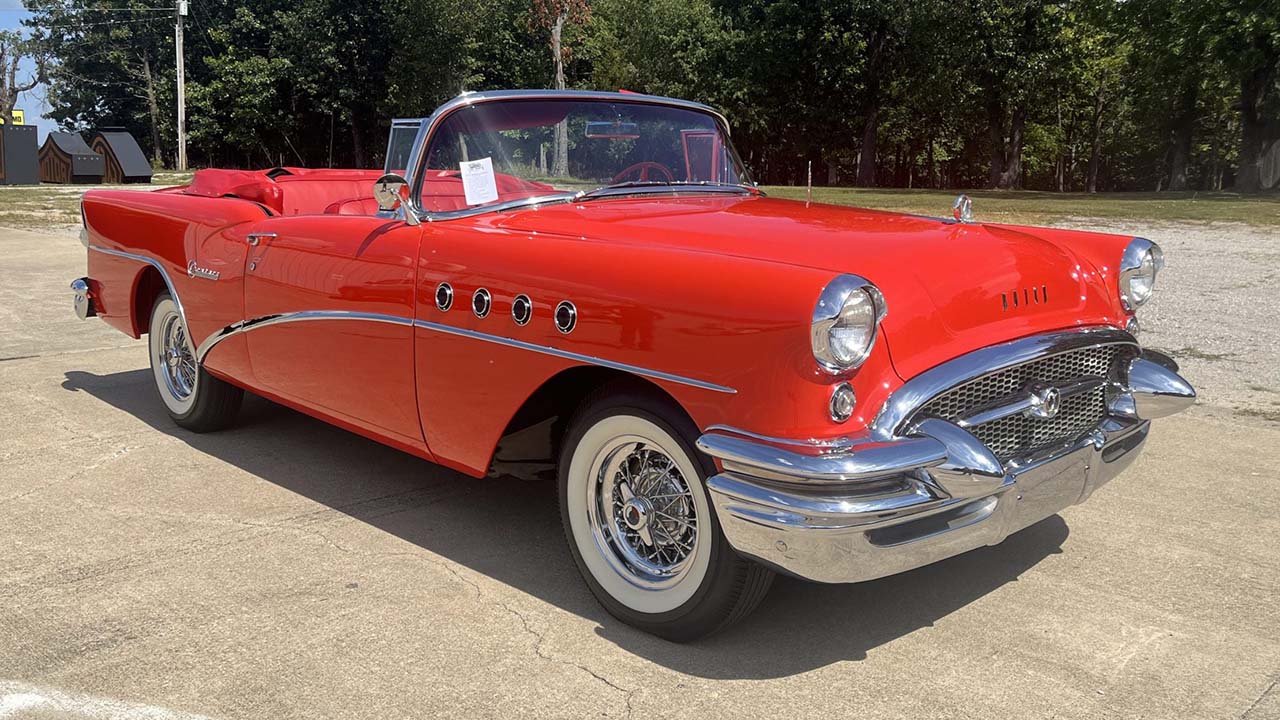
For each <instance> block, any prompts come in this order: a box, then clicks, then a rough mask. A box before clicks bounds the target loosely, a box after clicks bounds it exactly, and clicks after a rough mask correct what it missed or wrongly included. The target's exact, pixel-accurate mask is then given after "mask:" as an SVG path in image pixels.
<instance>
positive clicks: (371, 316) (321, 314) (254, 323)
mask: <svg viewBox="0 0 1280 720" xmlns="http://www.w3.org/2000/svg"><path fill="white" fill-rule="evenodd" d="M316 320H360V321H364V322H382V323H390V324H392V325H406V326H413V327H420V328H422V329H424V330H433V331H435V332H441V333H445V334H448V335H457V336H459V337H465V338H471V339H473V340H483V341H484V342H491V343H494V344H497V345H505V346H507V347H514V348H519V349H521V350H529V351H531V352H537V353H542V354H543V355H551V356H553V357H558V358H564V359H565V360H574V361H577V362H582V363H586V364H589V365H598V366H600V367H607V368H612V369H614V370H622V371H624V372H629V373H634V374H636V375H640V376H642V377H648V378H653V379H655V380H666V381H668V382H674V383H680V384H681V385H689V386H691V387H696V388H701V389H703V390H712V391H714V392H722V393H728V394H731V395H732V394H735V393H737V392H738V391H737V390H735V389H733V388H731V387H725V386H724V385H716V384H715V383H709V382H704V381H702V380H694V379H693V378H687V377H684V376H681V375H673V374H671V373H666V372H662V371H661V370H650V369H648V368H642V367H639V366H637V365H628V364H627V363H620V362H614V361H613V360H605V359H604V358H598V357H593V356H591V355H583V354H581V353H575V352H569V351H568V350H559V349H557V348H553V347H548V346H545V345H535V344H533V343H528V342H524V341H522V340H513V339H511V338H504V337H498V336H496V335H489V334H486V333H481V332H476V331H474V330H464V329H462V328H456V327H452V326H449V325H441V324H440V323H433V322H427V321H425V320H412V319H410V318H406V317H401V316H399V315H383V314H380V313H368V312H356V311H351V310H303V311H300V312H291V313H280V314H277V315H266V316H263V317H257V318H251V319H249V320H244V321H241V322H238V323H235V324H233V325H228V326H227V327H225V328H223V329H221V330H219V331H218V332H216V333H214V334H212V335H210V336H209V337H207V338H205V340H204V342H202V343H200V347H199V348H197V350H196V362H199V363H203V362H204V359H205V357H206V356H207V355H208V354H209V352H210V351H211V350H213V348H214V347H216V346H217V345H218V343H220V342H222V341H223V340H226V339H227V338H229V337H233V336H235V335H239V334H241V333H246V332H249V331H250V330H256V329H258V328H264V327H270V326H272V325H280V324H283V323H291V322H308V321H316Z"/></svg>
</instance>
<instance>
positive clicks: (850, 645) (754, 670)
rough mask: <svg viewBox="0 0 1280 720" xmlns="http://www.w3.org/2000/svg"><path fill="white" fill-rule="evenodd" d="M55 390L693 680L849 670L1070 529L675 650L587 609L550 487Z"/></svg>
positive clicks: (300, 429) (979, 592)
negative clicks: (491, 583)
mask: <svg viewBox="0 0 1280 720" xmlns="http://www.w3.org/2000/svg"><path fill="white" fill-rule="evenodd" d="M62 386H63V388H65V389H67V390H70V391H74V392H87V393H89V394H90V395H93V396H94V397H96V398H98V399H100V400H102V401H103V402H105V403H107V404H109V405H112V406H114V407H116V408H118V409H120V410H122V411H124V412H126V413H128V414H130V415H132V416H134V417H136V418H138V419H140V420H142V421H143V422H145V423H147V424H148V425H150V426H152V427H154V428H155V429H156V430H158V431H160V432H163V433H165V434H168V435H171V436H173V437H175V438H178V439H180V440H181V441H183V442H185V443H186V444H188V445H189V446H191V447H192V448H194V449H196V450H199V451H200V452H203V453H206V454H208V455H210V456H213V457H215V458H218V459H219V460H222V461H224V462H226V463H229V464H231V465H234V466H236V467H238V468H241V469H243V470H244V471H245V472H247V473H250V474H252V475H254V476H256V477H258V478H261V479H262V480H265V481H267V482H270V483H274V484H275V485H278V486H280V487H283V488H285V489H287V490H290V491H292V492H295V493H298V494H300V495H302V496H304V497H307V498H309V499H310V500H312V501H315V502H317V503H321V504H323V505H325V506H327V507H329V508H331V509H333V510H334V511H337V513H341V515H337V516H335V517H339V518H340V517H342V516H347V517H351V518H354V519H356V520H359V521H360V522H364V523H367V524H368V525H370V526H372V527H374V528H377V529H378V530H380V531H383V532H387V533H390V534H392V535H394V536H395V537H398V538H400V539H402V540H404V541H407V542H410V543H413V544H414V545H417V546H419V547H421V548H423V549H425V550H428V551H430V552H432V553H434V554H436V555H439V556H441V557H444V558H447V559H448V560H450V561H453V562H455V563H458V564H460V565H462V566H465V567H467V568H469V569H471V570H473V571H475V572H477V573H481V574H484V575H486V576H489V577H491V578H493V579H494V580H497V581H499V582H502V583H504V584H506V585H509V586H511V587H513V588H516V589H518V590H520V591H522V592H526V593H529V594H530V595H532V596H534V597H537V598H539V599H540V600H543V601H545V602H547V603H550V604H551V605H554V606H556V607H558V608H561V609H563V610H565V611H567V612H570V613H573V614H576V615H579V616H581V617H584V618H587V619H590V620H592V621H593V622H596V623H597V624H598V626H599V629H598V631H597V632H598V634H599V635H600V636H601V637H603V638H605V639H607V640H609V641H610V642H613V643H615V644H616V645H618V646H619V647H621V648H623V649H624V650H627V651H628V652H632V653H635V654H637V655H639V656H641V657H644V658H647V659H648V660H651V661H653V662H655V663H658V664H660V665H663V666H665V667H668V668H671V669H673V670H676V671H678V672H682V673H687V674H690V675H695V676H699V677H706V678H720V679H764V678H777V677H785V676H789V675H793V674H797V673H802V672H805V671H808V670H813V669H815V668H819V667H823V666H825V665H829V664H831V663H835V662H839V661H850V660H860V659H862V658H864V657H865V656H866V654H867V652H868V651H869V650H871V649H873V648H876V647H878V646H880V645H883V644H885V643H887V642H889V641H891V640H894V639H896V638H899V637H902V636H904V635H906V634H908V633H911V632H914V631H916V630H919V629H921V628H927V627H929V626H931V625H933V624H934V623H935V622H937V621H938V620H939V619H941V618H943V617H946V616H947V615H949V614H950V613H952V612H955V611H956V610H958V609H960V608H962V607H964V606H966V605H968V604H969V603H971V602H974V601H975V600H977V599H979V598H981V597H983V596H984V595H986V594H987V593H990V592H992V591H993V590H996V589H997V588H999V587H1001V586H1003V585H1006V584H1008V583H1010V582H1014V581H1016V580H1017V579H1018V577H1019V576H1020V575H1021V574H1022V573H1024V572H1026V571H1027V570H1028V569H1030V568H1031V567H1033V566H1035V565H1036V564H1037V563H1039V562H1040V561H1041V560H1043V559H1044V558H1045V557H1047V556H1049V555H1052V554H1055V553H1058V552H1061V550H1060V548H1061V546H1062V544H1063V542H1064V541H1065V540H1066V538H1067V535H1068V533H1069V530H1068V528H1067V525H1066V523H1065V522H1064V521H1063V520H1062V518H1061V517H1059V516H1057V515H1055V516H1053V517H1050V518H1049V519H1047V520H1045V521H1043V522H1041V523H1039V524H1036V525H1033V526H1032V527H1029V528H1027V529H1025V530H1023V531H1021V532H1019V533H1017V534H1016V535H1014V536H1013V537H1011V538H1010V539H1009V540H1008V541H1007V542H1005V543H1003V544H1001V545H998V546H995V547H987V548H981V549H979V550H974V551H972V552H969V553H966V554H964V555H961V556H959V557H955V558H952V559H950V560H946V561H943V562H940V563H936V564H934V565H930V566H927V567H924V568H920V569H918V570H914V571H911V572H908V573H904V574H901V575H896V576H893V577H888V578H884V579H881V580H875V581H871V582H865V583H859V584H855V585H820V584H816V583H809V582H804V581H800V580H795V579H791V578H785V577H779V578H778V580H777V581H776V582H775V583H774V587H773V590H772V591H771V592H770V593H769V595H768V597H766V598H765V601H764V602H763V604H762V605H761V606H760V608H759V609H758V610H757V611H756V612H755V613H754V614H753V615H752V616H750V617H749V618H747V619H746V620H745V621H743V622H742V623H740V624H739V625H736V626H734V627H733V628H731V629H730V630H728V631H726V632H724V633H721V634H719V635H716V636H713V637H711V638H708V639H706V640H703V641H701V642H698V643H693V644H689V645H676V644H673V643H669V642H666V641H663V640H659V639H657V638H655V637H653V636H650V635H647V634H645V633H641V632H639V631H636V630H633V629H632V628H630V627H628V626H626V625H623V624H622V623H620V622H618V621H616V620H614V619H613V618H612V617H610V616H609V615H608V614H606V613H605V612H604V610H602V609H601V608H600V606H599V605H597V604H596V603H595V601H594V599H593V598H592V597H591V595H590V593H589V592H588V591H587V589H586V586H585V584H584V583H583V582H582V581H581V579H580V578H579V577H578V574H577V569H576V568H575V567H574V566H573V562H572V560H571V559H570V557H569V552H568V549H567V548H566V547H565V541H564V536H563V534H562V532H561V529H560V518H559V510H558V504H557V502H556V493H555V487H554V485H553V484H552V483H548V482H530V481H524V480H517V479H514V478H509V477H502V478H496V479H484V480H475V479H473V478H470V477H467V476H464V475H462V474H460V473H456V472H453V471H451V470H447V469H445V468H441V467H439V466H436V465H433V464H431V463H428V462H426V461H424V460H420V459H418V458H415V457H413V456H411V455H408V454H405V453H402V452H399V451H397V450H393V449H391V448H389V447H386V446H383V445H381V444H379V443H376V442H374V441H372V440H367V439H365V438H362V437H360V436H358V435H355V434H352V433H349V432H346V431H344V430H340V429H338V428H335V427H333V426H330V425H328V424H326V423H323V422H321V421H319V420H315V419H313V418H311V417H308V416H306V415H304V414H302V413H298V412H295V411H293V410H290V409H288V408H285V407H282V406H280V405H276V404H274V403H271V402H268V401H266V400H263V399H261V398H258V397H255V396H251V395H246V397H245V404H244V408H243V409H242V410H241V416H240V421H239V423H238V424H237V426H236V427H235V428H233V429H230V430H227V431H224V432H219V433H210V434H204V435H200V434H196V433H191V432H188V431H186V430H183V429H181V428H179V427H177V426H175V425H174V424H173V423H172V422H171V421H170V420H169V418H168V416H167V415H166V414H165V411H164V408H163V406H162V405H161V403H160V401H159V399H158V398H157V397H156V393H155V389H154V386H153V384H152V378H151V377H150V372H149V371H148V370H134V371H129V372H122V373H116V374H111V375H95V374H92V373H86V372H78V371H73V372H68V373H67V374H66V380H65V381H64V382H63V384H62Z"/></svg>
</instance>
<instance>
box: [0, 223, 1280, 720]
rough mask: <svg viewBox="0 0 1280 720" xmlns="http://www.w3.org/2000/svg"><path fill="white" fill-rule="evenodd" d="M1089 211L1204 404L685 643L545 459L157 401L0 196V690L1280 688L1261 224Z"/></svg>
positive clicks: (222, 693)
mask: <svg viewBox="0 0 1280 720" xmlns="http://www.w3.org/2000/svg"><path fill="white" fill-rule="evenodd" d="M1108 222H1109V223H1110V224H1107V223H1102V224H1100V223H1099V222H1098V221H1088V220H1081V221H1078V222H1076V223H1075V225H1076V226H1089V225H1092V226H1097V227H1099V229H1108V230H1112V231H1117V232H1127V233H1133V234H1142V235H1144V236H1146V237H1150V238H1152V239H1153V240H1156V241H1157V242H1159V243H1161V244H1162V245H1163V247H1164V248H1165V250H1166V257H1167V260H1168V266H1167V269H1166V272H1165V274H1164V275H1162V276H1161V278H1160V282H1159V286H1158V291H1157V299H1156V300H1155V301H1153V303H1152V305H1151V306H1150V307H1148V308H1146V309H1144V311H1143V314H1142V319H1143V321H1144V327H1145V330H1144V333H1143V340H1144V342H1146V343H1147V344H1150V345H1153V346H1156V347H1160V348H1164V349H1166V350H1169V351H1171V352H1172V353H1173V354H1175V355H1176V356H1177V357H1178V359H1179V361H1180V362H1181V363H1182V366H1183V370H1184V374H1185V375H1186V376H1187V377H1188V378H1189V379H1190V380H1191V381H1192V382H1193V383H1195V384H1196V385H1197V387H1198V388H1199V389H1200V391H1201V401H1200V403H1199V404H1198V405H1197V406H1196V407H1195V408H1193V409H1192V410H1191V411H1189V412H1187V413H1184V414H1182V415H1179V416H1175V417H1172V418H1168V419H1165V420H1162V421H1159V422H1158V423H1157V427H1156V429H1155V430H1154V431H1153V432H1152V437H1151V440H1150V442H1149V444H1148V447H1147V451H1146V453H1145V454H1144V455H1143V456H1142V457H1141V458H1140V459H1139V460H1138V462H1137V463H1136V464H1135V465H1134V466H1133V467H1132V468H1131V469H1130V470H1129V471H1127V472H1126V473H1125V474H1124V475H1122V476H1121V477H1120V478H1118V479H1117V480H1115V481H1114V482H1112V483H1111V484H1110V485H1108V486H1106V487H1104V488H1103V489H1101V490H1099V491H1098V492H1097V493H1096V494H1095V495H1094V496H1093V497H1092V498H1091V499H1090V500H1089V502H1088V503H1086V504H1084V505H1081V506H1077V507H1073V508H1070V509H1068V510H1067V511H1065V512H1063V513H1062V514H1061V515H1059V516H1054V517H1052V518H1050V519H1048V520H1046V521H1044V522H1042V523H1039V524H1037V525H1035V526H1033V527H1031V528H1028V529H1027V530H1024V531H1023V532H1021V533H1018V534H1017V535H1015V536H1013V537H1011V538H1009V539H1008V540H1007V541H1006V542H1004V543H1003V544H1001V545H999V546H996V547H991V548H985V549H982V550H978V551H974V552H972V553H968V554H966V555H963V556H960V557H957V558H954V559H951V560H948V561H945V562H942V563H938V564H935V565H932V566H929V567H926V568H922V569H919V570H916V571H913V572H910V573H906V574H904V575H900V576H896V577H891V578H886V579H883V580H878V581H875V582H870V583H863V584H859V585H848V586H822V585H816V584H810V583H805V582H800V581H795V580H788V579H780V580H779V581H778V582H777V583H776V584H775V586H774V588H773V590H772V591H771V593H770V595H769V597H768V598H767V599H766V600H765V602H764V604H763V605H762V607H761V608H760V609H759V610H758V611H757V612H756V613H755V615H753V616H752V617H751V618H749V619H748V620H747V621H745V622H743V623H742V624H740V625H738V626H736V627H735V628H733V629H732V630H731V631H729V632H727V633H724V634H721V635H718V636H715V637H713V638H711V639H709V640H706V641H704V642H700V643H696V644H692V645H673V644H670V643H666V642H664V641H661V640H657V639H655V638H653V637H651V636H648V635H645V634H642V633H639V632H636V631H634V630H631V629H630V628H628V627H626V626H623V625H621V624H619V623H618V622H616V621H614V620H613V619H612V618H610V617H609V616H608V615H606V614H605V613H604V612H603V611H602V610H601V609H600V608H599V607H598V606H597V605H596V604H595V602H594V601H593V599H592V598H591V596H590V594H589V593H588V591H587V590H586V588H585V587H584V585H583V583H582V582H581V580H580V579H579V578H578V576H577V573H576V570H575V568H574V567H573V564H572V561H571V560H570V559H569V556H568V553H567V550H566V548H565V546H564V540H563V537H562V535H561V531H560V523H559V518H558V515H557V511H556V504H555V497H554V489H553V488H552V487H550V486H547V485H542V484H538V483H529V482H522V481H517V480H514V479H510V478H500V479H496V480H492V479H491V480H483V481H478V480H472V479H469V478H466V477H463V476H461V475H458V474H456V473H453V472H450V471H447V470H444V469H441V468H439V467H435V466H432V465H430V464H427V463H425V462H422V461H420V460H417V459H415V458H412V457H410V456H408V455H404V454H401V453H399V452H396V451H394V450H391V449H388V448H386V447H383V446H381V445H378V444H376V443H373V442H370V441H367V440H364V439H362V438H360V437H357V436H355V435H351V434H349V433H345V432H343V431H341V430H337V429H335V428H332V427H330V426H327V425H325V424H322V423H320V422H318V421H315V420H312V419H310V418H308V417H305V416H303V415H300V414H298V413H295V412H292V411H289V410H286V409H283V408H281V407H278V406H275V405H272V404H270V403H267V402H265V401H260V400H252V399H250V400H249V401H248V402H246V407H245V411H244V413H243V421H242V422H241V423H240V425H239V426H238V427H236V428H235V429H233V430H230V431H227V432H223V433H216V434H210V435H195V434H191V433H189V432H186V431H184V430H180V429H178V428H177V427H175V426H173V425H172V424H171V423H170V422H169V420H168V419H167V417H166V416H165V414H164V411H163V408H162V406H161V404H160V402H159V400H158V398H156V396H155V391H154V389H153V388H152V385H151V382H152V381H151V379H150V378H149V375H148V372H149V371H148V370H147V359H146V352H145V345H144V344H143V343H140V342H137V341H133V340H130V339H129V338H127V337H125V336H123V335H120V334H118V333H116V332H115V331H113V330H110V329H109V328H107V327H106V326H105V325H104V324H103V323H101V322H100V321H96V320H90V321H87V322H81V321H79V320H77V319H76V318H75V317H74V315H73V314H72V311H71V299H70V295H69V293H68V291H67V283H68V282H69V281H70V280H71V279H72V278H74V277H78V276H80V275H82V274H83V273H84V266H85V257H84V253H85V251H84V249H83V248H82V247H81V246H80V244H79V243H78V242H77V241H76V239H75V236H74V235H73V234H70V233H67V232H48V231H46V232H31V231H24V230H14V229H4V228H0V278H3V280H4V281H3V282H2V283H0V718H11V717H23V718H27V717H30V718H54V717H58V718H63V717H73V718H130V719H133V718H188V717H194V716H203V717H214V718H273V719H274V718H330V717H332V718H353V717H435V716H445V717H513V716H520V717H525V716H528V717H557V718H581V717H614V718H621V717H635V718H640V717H690V718H695V717H696V718H706V717H744V716H752V717H788V718H789V717H815V718H829V717H870V718H918V717H946V718H953V717H954V718H975V719H978V718H980V719H981V720H990V719H992V718H1019V719H1025V718H1153V719H1156V718H1159V719H1164V718H1233V719H1234V718H1242V719H1247V720H1259V719H1260V718H1280V690H1277V681H1278V680H1280V602H1278V601H1277V598H1280V552H1277V547H1280V523H1278V522H1277V520H1276V518H1277V517H1280V493H1278V492H1276V490H1277V470H1276V468H1277V467H1280V354H1278V353H1277V348H1278V347H1280V320H1277V318H1276V315H1275V312H1276V311H1275V308H1277V307H1280V302H1278V300H1280V297H1278V292H1280V291H1277V289H1276V272H1277V270H1278V269H1280V257H1278V256H1280V245H1277V240H1278V239H1280V236H1278V235H1277V232H1276V230H1274V229H1267V228H1259V227H1257V226H1252V225H1245V224H1222V223H1218V224H1198V223H1184V224H1172V223H1167V224H1155V225H1152V224H1150V223H1145V224H1143V226H1142V227H1137V226H1134V225H1133V224H1132V223H1130V224H1124V223H1117V222H1115V221H1108Z"/></svg>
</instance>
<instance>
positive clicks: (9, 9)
mask: <svg viewBox="0 0 1280 720" xmlns="http://www.w3.org/2000/svg"><path fill="white" fill-rule="evenodd" d="M30 16H31V14H30V13H28V12H27V11H26V10H24V9H23V8H22V1H21V0H0V29H3V30H22V29H23V27H22V20H23V19H24V18H27V17H30ZM34 71H35V67H34V66H33V65H32V63H31V62H30V61H23V63H22V64H21V65H20V66H19V72H18V82H23V81H25V80H26V79H27V78H28V77H30V76H31V73H32V72H34ZM18 107H19V108H21V109H22V110H25V111H26V112H27V124H28V125H38V126H39V127H40V130H39V131H38V132H39V135H40V138H39V140H38V141H37V142H44V136H45V134H46V133H48V132H49V131H50V130H56V129H57V126H56V125H55V124H54V123H53V121H52V120H49V119H48V118H45V117H44V112H45V110H47V109H48V108H47V107H46V105H45V102H44V88H43V87H36V89H35V90H32V91H30V92H25V93H23V94H22V95H21V96H19V97H18Z"/></svg>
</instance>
